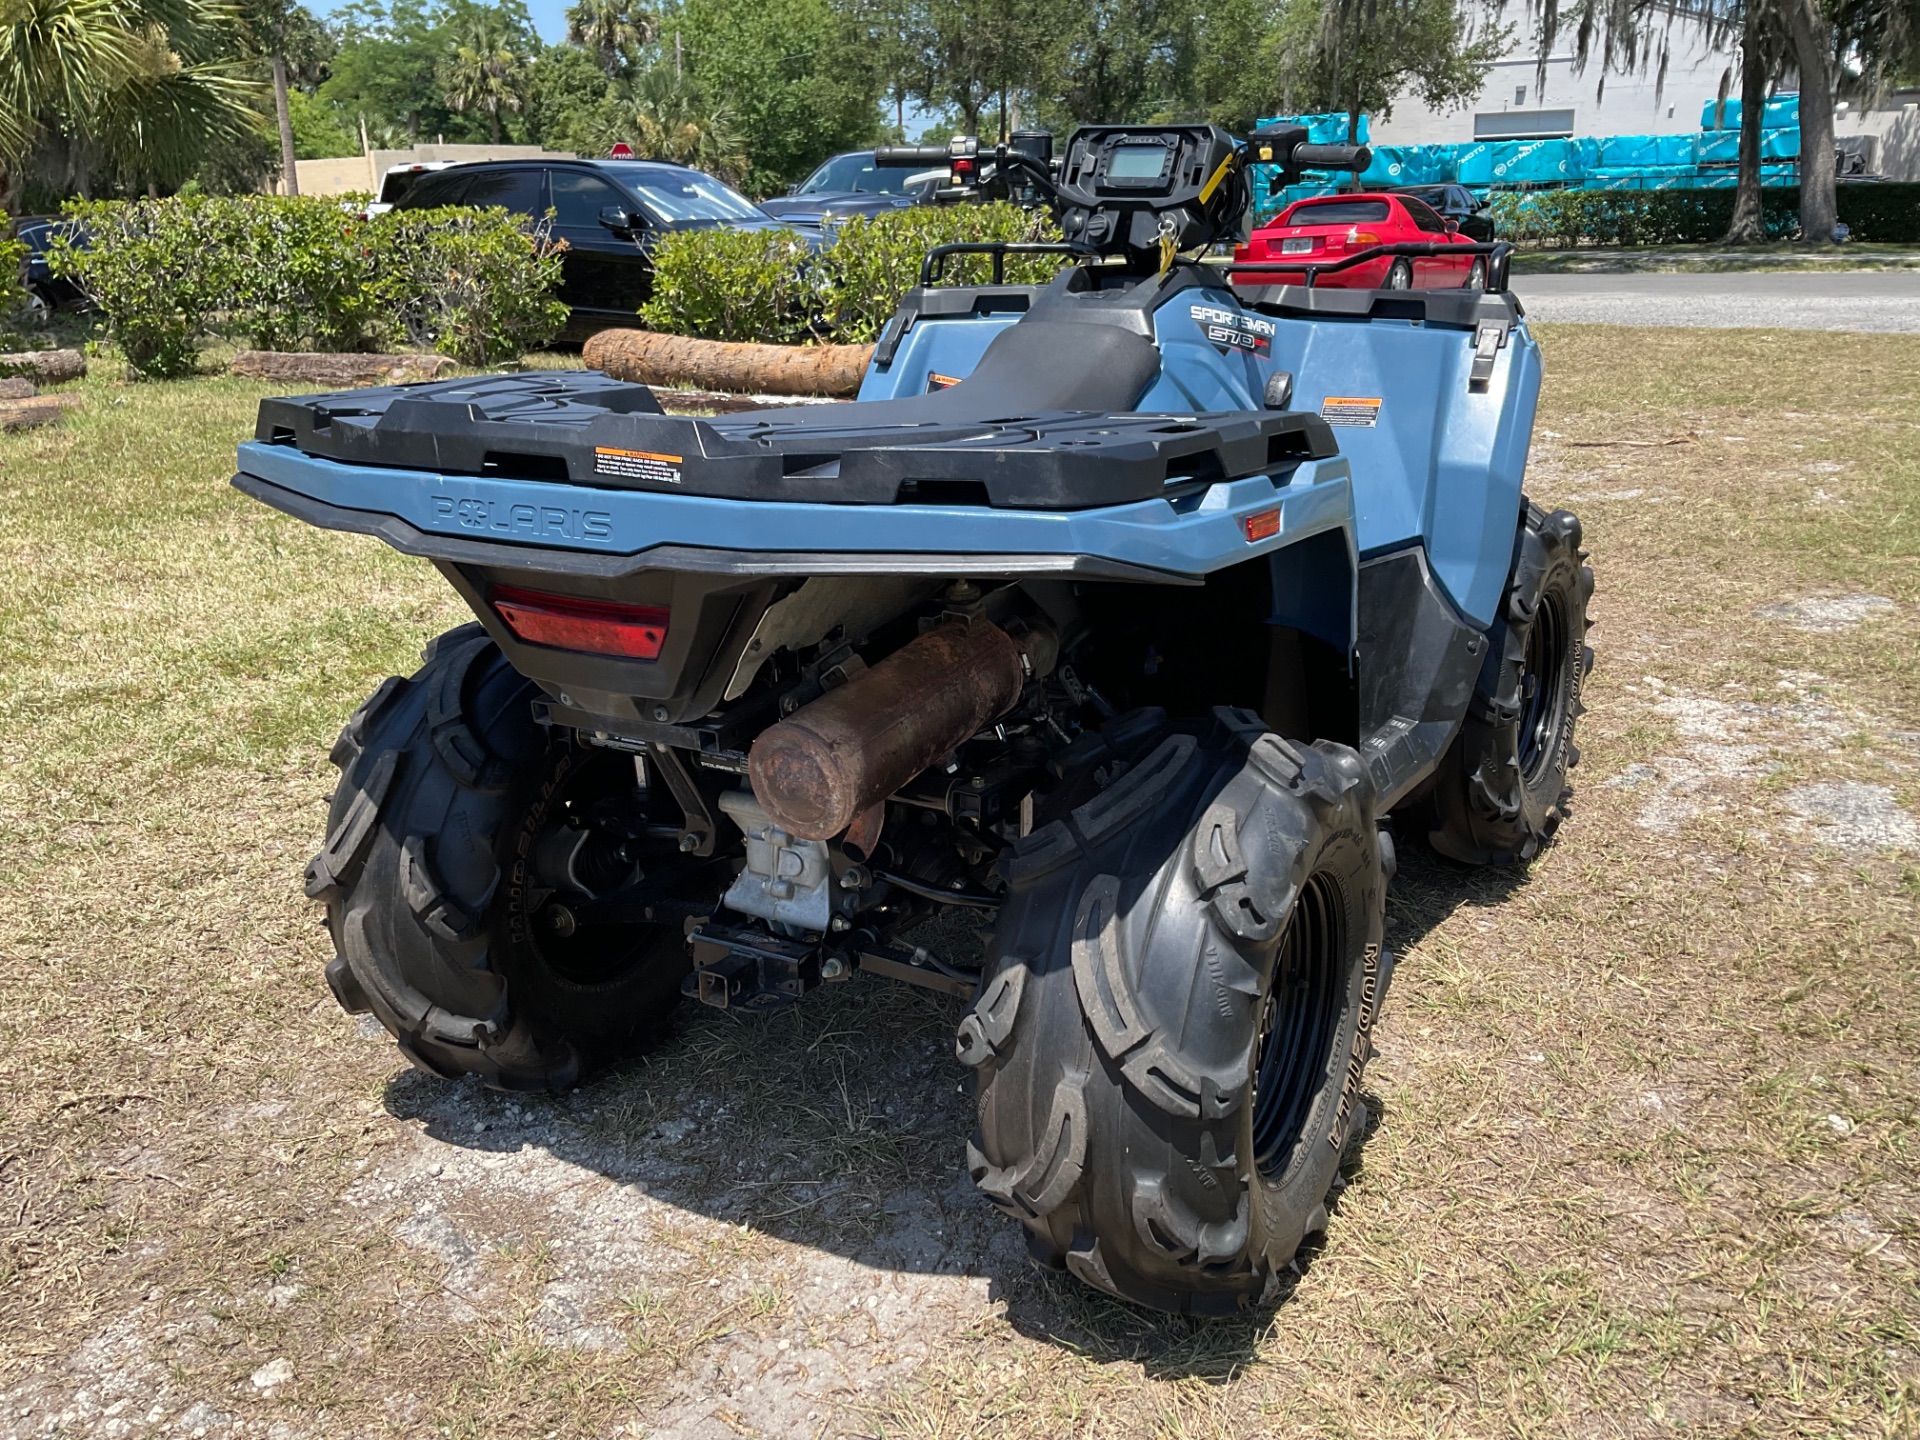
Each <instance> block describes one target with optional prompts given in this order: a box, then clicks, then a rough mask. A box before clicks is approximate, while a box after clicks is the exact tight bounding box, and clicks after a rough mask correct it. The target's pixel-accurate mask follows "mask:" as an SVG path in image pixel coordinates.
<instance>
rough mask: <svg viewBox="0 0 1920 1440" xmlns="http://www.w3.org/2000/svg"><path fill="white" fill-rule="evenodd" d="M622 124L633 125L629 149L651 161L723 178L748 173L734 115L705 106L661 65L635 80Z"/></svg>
mask: <svg viewBox="0 0 1920 1440" xmlns="http://www.w3.org/2000/svg"><path fill="white" fill-rule="evenodd" d="M622 108H623V112H624V113H622V115H621V117H620V118H621V123H623V124H625V125H630V126H632V132H633V133H632V135H631V136H630V137H625V136H618V135H615V136H611V137H610V138H612V139H622V138H631V140H632V141H633V144H634V148H635V149H637V150H638V151H639V152H640V153H641V154H642V155H645V156H647V157H648V158H650V159H654V160H671V161H673V162H674V163H676V164H679V165H692V166H694V167H696V168H697V169H701V170H705V171H708V172H709V173H711V174H715V175H719V176H721V177H723V178H725V179H729V180H738V179H740V178H741V177H742V176H743V175H744V174H745V173H746V170H747V164H748V158H747V145H746V140H745V138H744V137H743V136H742V135H741V134H740V131H739V130H738V128H737V127H736V124H735V121H734V118H733V114H732V112H730V111H729V110H727V109H726V108H725V107H724V106H709V105H708V104H707V103H706V97H705V96H704V95H702V94H701V92H700V88H699V87H698V86H697V85H695V84H694V82H693V81H692V80H690V79H688V78H687V77H686V76H684V75H676V74H675V73H674V72H673V71H672V70H671V69H670V68H668V67H667V66H665V65H656V66H654V67H653V68H652V69H651V70H648V71H647V72H646V73H645V74H643V75H642V76H641V77H640V78H639V79H638V80H637V81H635V82H634V86H633V90H632V94H631V96H630V98H629V101H628V104H627V105H626V106H624V107H622Z"/></svg>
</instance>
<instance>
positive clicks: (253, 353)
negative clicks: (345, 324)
mask: <svg viewBox="0 0 1920 1440" xmlns="http://www.w3.org/2000/svg"><path fill="white" fill-rule="evenodd" d="M453 365H454V362H453V361H452V360H451V359H449V358H448V357H447V356H445V355H334V354H324V353H316V352H313V351H301V350H242V351H241V352H240V353H239V354H238V355H236V356H234V357H233V361H232V363H231V364H229V365H228V366H227V368H228V369H229V370H231V371H232V372H233V373H234V374H236V375H246V376H249V377H251V378H252V379H255V380H284V381H290V382H292V383H295V384H300V385H323V386H328V387H331V388H333V389H336V390H346V389H350V388H352V387H353V386H355V385H404V384H407V383H409V382H411V381H416V380H438V379H439V378H440V377H441V376H442V375H443V374H445V372H447V371H448V370H451V369H452V368H453Z"/></svg>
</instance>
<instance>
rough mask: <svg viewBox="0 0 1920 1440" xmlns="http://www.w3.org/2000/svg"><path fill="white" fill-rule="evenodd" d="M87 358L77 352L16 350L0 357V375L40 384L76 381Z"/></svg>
mask: <svg viewBox="0 0 1920 1440" xmlns="http://www.w3.org/2000/svg"><path fill="white" fill-rule="evenodd" d="M86 373H87V357H86V356H85V355H83V354H81V353H80V352H79V351H78V350H16V351H12V352H10V353H8V354H4V355H0V375H25V376H27V377H28V378H29V379H32V380H38V381H40V382H42V383H53V384H57V383H58V382H60V381H62V380H78V379H79V378H80V377H81V376H83V375H85V374H86Z"/></svg>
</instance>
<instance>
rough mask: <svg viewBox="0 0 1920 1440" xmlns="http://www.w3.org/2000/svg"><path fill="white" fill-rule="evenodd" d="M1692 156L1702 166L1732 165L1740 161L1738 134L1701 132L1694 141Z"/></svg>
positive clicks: (1715, 131) (1714, 131)
mask: <svg viewBox="0 0 1920 1440" xmlns="http://www.w3.org/2000/svg"><path fill="white" fill-rule="evenodd" d="M1693 154H1694V158H1695V159H1697V160H1698V161H1699V162H1700V163H1701V164H1702V165H1732V164H1734V163H1736V162H1737V161H1738V160H1739V159H1740V132H1739V131H1738V130H1703V131H1701V132H1700V134H1699V135H1698V136H1697V137H1696V138H1695V140H1694V146H1693Z"/></svg>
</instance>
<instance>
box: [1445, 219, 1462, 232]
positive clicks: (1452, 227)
mask: <svg viewBox="0 0 1920 1440" xmlns="http://www.w3.org/2000/svg"><path fill="white" fill-rule="evenodd" d="M1441 223H1442V224H1444V225H1445V226H1446V227H1447V234H1449V235H1458V234H1459V233H1460V222H1459V221H1458V220H1455V219H1453V218H1452V217H1451V216H1449V217H1448V218H1447V219H1446V220H1444V221H1442V222H1441Z"/></svg>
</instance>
